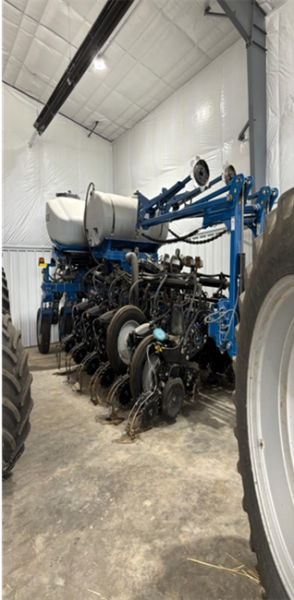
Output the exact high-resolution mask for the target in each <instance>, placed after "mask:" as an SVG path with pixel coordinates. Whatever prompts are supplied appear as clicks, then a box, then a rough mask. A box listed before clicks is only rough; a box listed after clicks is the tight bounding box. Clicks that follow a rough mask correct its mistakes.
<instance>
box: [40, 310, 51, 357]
mask: <svg viewBox="0 0 294 600" xmlns="http://www.w3.org/2000/svg"><path fill="white" fill-rule="evenodd" d="M40 319H41V309H40V308H38V312H37V344H38V348H39V352H40V353H41V354H48V352H49V348H50V331H51V318H50V315H43V317H42V321H41V323H40Z"/></svg>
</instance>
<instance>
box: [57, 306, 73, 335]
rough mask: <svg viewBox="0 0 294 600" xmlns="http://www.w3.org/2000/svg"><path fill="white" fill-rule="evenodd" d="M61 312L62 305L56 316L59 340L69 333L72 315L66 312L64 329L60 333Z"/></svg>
mask: <svg viewBox="0 0 294 600" xmlns="http://www.w3.org/2000/svg"><path fill="white" fill-rule="evenodd" d="M63 314H64V306H62V307H61V309H60V313H59V316H58V335H59V341H60V342H61V340H62V339H63V338H64V337H65V336H67V335H70V334H71V332H72V316H71V314H70V313H67V314H66V317H65V323H64V330H63V332H62V334H61V326H62V323H63Z"/></svg>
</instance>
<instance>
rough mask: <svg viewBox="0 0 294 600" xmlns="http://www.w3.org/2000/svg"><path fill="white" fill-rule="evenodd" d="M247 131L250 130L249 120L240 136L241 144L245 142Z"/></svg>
mask: <svg viewBox="0 0 294 600" xmlns="http://www.w3.org/2000/svg"><path fill="white" fill-rule="evenodd" d="M247 129H249V119H248V121H247V122H246V123H245V125H244V127H242V129H241V131H240V133H239V135H238V140H239V142H243V140H245V133H246V131H247Z"/></svg>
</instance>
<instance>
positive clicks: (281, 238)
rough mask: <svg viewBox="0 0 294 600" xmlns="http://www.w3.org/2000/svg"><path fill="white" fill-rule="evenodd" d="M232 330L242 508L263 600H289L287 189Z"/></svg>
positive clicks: (292, 389) (291, 281)
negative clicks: (248, 528)
mask: <svg viewBox="0 0 294 600" xmlns="http://www.w3.org/2000/svg"><path fill="white" fill-rule="evenodd" d="M240 317H241V318H240V325H239V326H238V327H237V330H236V339H237V348H238V349H237V360H236V407H237V428H236V434H237V438H238V444H239V454H240V461H239V464H238V468H239V471H240V473H241V475H242V479H243V487H244V508H245V510H246V511H247V513H248V517H249V521H250V527H251V542H252V548H253V549H254V551H255V552H256V554H257V558H258V563H259V572H260V580H261V584H262V586H263V587H264V589H265V591H266V597H267V598H271V599H273V598H274V599H276V600H278V599H283V600H285V599H287V598H289V599H290V598H293V597H294V189H292V190H290V191H289V192H286V193H285V194H283V195H282V196H281V198H280V200H279V205H278V208H277V210H273V211H271V212H270V213H269V214H268V215H267V217H266V219H265V225H264V233H263V235H261V236H259V237H258V238H257V239H256V240H255V243H254V249H253V263H252V265H250V266H249V267H248V268H247V272H246V282H245V293H243V294H242V295H241V297H240Z"/></svg>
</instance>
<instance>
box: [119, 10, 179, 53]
mask: <svg viewBox="0 0 294 600" xmlns="http://www.w3.org/2000/svg"><path fill="white" fill-rule="evenodd" d="M147 1H148V0H147ZM139 9H140V5H139V7H138V9H137V10H139ZM128 25H129V27H130V23H129V24H128ZM169 25H170V21H169V19H168V18H167V17H166V16H165V15H163V14H162V13H161V12H158V13H157V16H156V18H155V19H153V20H152V21H151V23H149V24H148V25H147V27H146V28H145V29H144V31H143V32H142V34H141V35H140V37H139V38H137V39H135V40H134V41H133V42H132V44H131V45H130V46H129V48H128V52H129V54H131V56H133V57H134V58H136V60H138V61H139V60H140V59H141V58H142V56H144V54H145V53H146V52H147V51H148V50H149V48H151V46H152V45H153V44H154V43H156V42H157V41H158V40H159V39H160V38H161V36H162V35H163V33H164V31H165V30H166V29H167V28H168V26H169ZM129 36H130V39H131V40H133V37H132V33H131V31H130V34H129ZM135 37H136V36H135Z"/></svg>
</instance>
